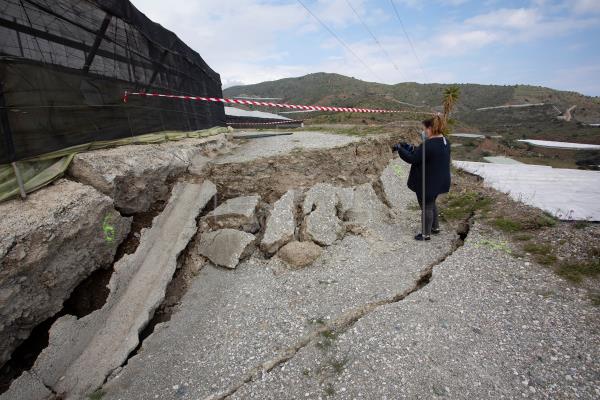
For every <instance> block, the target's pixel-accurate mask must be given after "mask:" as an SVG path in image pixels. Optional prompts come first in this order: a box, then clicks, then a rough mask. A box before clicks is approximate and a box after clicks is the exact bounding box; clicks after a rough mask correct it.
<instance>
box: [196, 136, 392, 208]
mask: <svg viewBox="0 0 600 400" xmlns="http://www.w3.org/2000/svg"><path fill="white" fill-rule="evenodd" d="M397 141H398V139H397V138H395V139H394V138H391V137H390V136H388V135H377V136H376V137H367V138H360V139H358V138H351V137H348V136H343V135H331V134H327V133H325V134H324V133H317V132H294V134H293V135H291V136H282V137H269V138H264V139H260V140H249V141H247V142H245V143H243V144H241V145H240V147H239V148H238V149H236V151H233V152H232V153H231V154H229V155H227V156H225V157H219V158H217V159H215V161H214V164H213V165H212V166H211V172H210V174H209V176H208V177H209V179H211V180H212V181H213V182H215V183H216V184H217V187H218V188H219V194H220V195H222V196H226V197H227V198H231V197H235V196H242V195H246V194H248V193H256V194H259V195H261V197H262V199H263V201H266V202H268V203H274V202H275V201H277V200H278V199H279V198H280V197H281V196H283V195H284V194H285V193H286V192H287V191H288V190H289V189H292V188H298V187H306V188H308V187H311V186H313V185H315V184H317V183H320V182H329V183H332V184H335V185H339V186H354V185H357V184H362V183H365V182H370V181H372V180H374V179H377V177H379V175H380V174H381V171H383V169H384V168H385V167H386V166H387V164H388V161H389V160H390V158H391V157H392V151H391V149H390V143H394V142H396V143H397Z"/></svg>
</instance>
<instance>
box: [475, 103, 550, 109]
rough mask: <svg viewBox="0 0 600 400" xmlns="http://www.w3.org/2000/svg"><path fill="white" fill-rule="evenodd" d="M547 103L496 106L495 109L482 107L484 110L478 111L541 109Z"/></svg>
mask: <svg viewBox="0 0 600 400" xmlns="http://www.w3.org/2000/svg"><path fill="white" fill-rule="evenodd" d="M545 105H546V103H535V104H510V105H507V106H495V107H482V108H478V109H477V111H484V110H496V109H499V108H522V107H539V106H545Z"/></svg>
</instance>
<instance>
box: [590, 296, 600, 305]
mask: <svg viewBox="0 0 600 400" xmlns="http://www.w3.org/2000/svg"><path fill="white" fill-rule="evenodd" d="M590 301H591V302H592V305H594V306H596V307H600V293H591V294H590Z"/></svg>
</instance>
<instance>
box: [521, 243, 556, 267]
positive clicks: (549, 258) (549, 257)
mask: <svg viewBox="0 0 600 400" xmlns="http://www.w3.org/2000/svg"><path fill="white" fill-rule="evenodd" d="M523 250H525V251H526V252H528V253H531V254H533V256H534V257H533V258H534V259H535V261H537V262H538V263H540V264H542V265H552V264H554V263H556V260H557V259H556V256H555V255H554V253H553V252H552V247H550V246H549V245H547V244H539V243H525V245H523Z"/></svg>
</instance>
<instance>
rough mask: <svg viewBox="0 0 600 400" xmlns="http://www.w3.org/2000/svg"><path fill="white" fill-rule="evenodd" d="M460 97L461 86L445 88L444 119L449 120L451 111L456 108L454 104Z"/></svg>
mask: <svg viewBox="0 0 600 400" xmlns="http://www.w3.org/2000/svg"><path fill="white" fill-rule="evenodd" d="M459 97H460V88H459V87H458V86H449V87H447V88H446V89H445V90H444V101H443V103H442V104H443V105H444V120H445V121H446V122H448V118H449V117H450V113H451V112H452V110H454V106H456V103H457V102H458V98H459Z"/></svg>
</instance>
